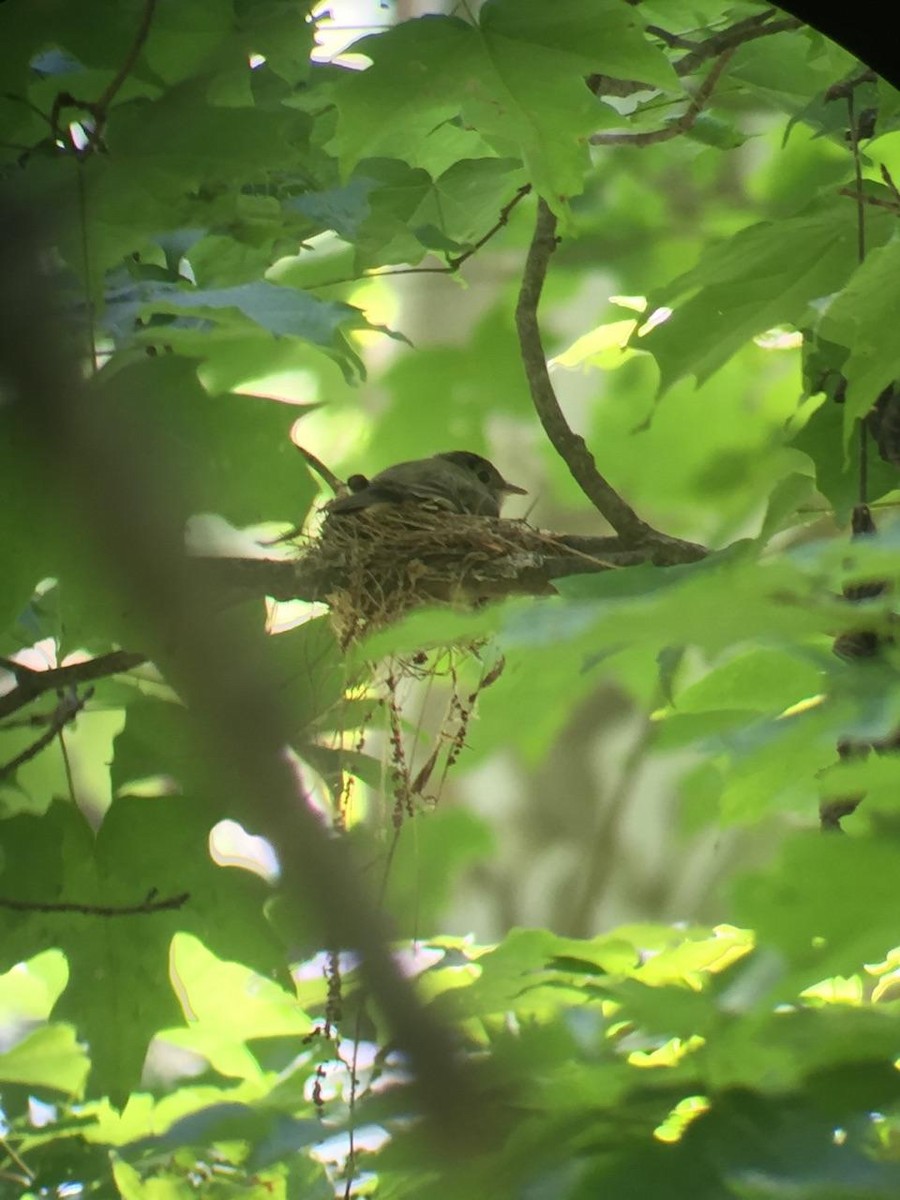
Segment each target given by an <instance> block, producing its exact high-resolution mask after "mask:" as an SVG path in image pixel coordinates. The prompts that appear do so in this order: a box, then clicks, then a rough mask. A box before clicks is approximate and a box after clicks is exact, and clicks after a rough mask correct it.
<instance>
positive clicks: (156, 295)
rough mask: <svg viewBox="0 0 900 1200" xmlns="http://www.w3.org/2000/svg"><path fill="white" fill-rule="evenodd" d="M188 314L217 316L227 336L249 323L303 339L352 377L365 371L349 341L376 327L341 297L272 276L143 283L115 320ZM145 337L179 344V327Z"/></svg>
mask: <svg viewBox="0 0 900 1200" xmlns="http://www.w3.org/2000/svg"><path fill="white" fill-rule="evenodd" d="M184 312H196V313H197V314H198V315H199V316H201V317H206V318H209V319H211V320H215V321H216V322H217V323H219V324H220V325H221V327H222V334H223V336H234V333H235V332H238V333H240V332H243V331H244V328H245V327H246V322H247V321H249V322H251V323H252V324H253V325H258V326H259V327H260V328H262V329H265V330H267V331H268V332H269V333H271V334H272V335H273V336H275V337H295V338H302V339H304V340H305V341H308V342H312V343H313V344H314V345H316V346H319V347H320V348H321V349H323V350H324V351H325V352H326V353H327V354H329V355H330V356H331V357H332V358H334V360H335V361H336V362H337V363H338V365H339V366H340V367H341V369H342V370H343V372H344V374H345V377H346V378H347V379H351V378H353V377H354V376H358V377H360V378H363V377H364V375H365V369H364V367H363V364H362V360H361V359H360V358H359V356H358V354H357V353H356V352H355V350H354V349H353V348H352V346H351V345H350V343H349V342H348V341H347V334H348V333H349V332H350V331H351V330H354V329H368V328H371V327H370V326H369V325H368V322H367V321H366V320H365V318H364V317H363V315H362V313H361V312H360V310H359V309H358V308H354V307H353V306H352V305H349V304H343V303H341V302H340V301H337V300H319V299H318V298H317V297H315V296H312V295H310V294H309V293H308V292H303V291H299V290H297V289H296V288H292V287H282V286H280V285H279V284H276V283H270V282H269V281H268V280H262V279H261V280H257V281H256V282H254V283H243V284H237V285H236V286H234V287H227V288H193V289H187V288H184V287H179V286H178V285H177V284H168V283H159V284H154V285H146V286H143V287H138V288H135V289H133V290H132V291H131V294H130V295H129V294H127V293H126V294H125V295H123V297H122V298H121V300H120V301H119V303H118V306H117V309H116V320H117V322H118V325H119V327H120V328H121V327H122V326H123V323H124V324H125V325H126V326H127V324H128V323H130V322H131V321H133V320H134V319H135V317H137V316H138V315H139V314H143V315H144V316H145V317H147V316H152V315H153V314H159V313H184ZM242 327H243V328H242ZM207 336H208V335H207ZM145 340H148V341H150V342H151V343H152V342H160V341H162V342H164V343H165V342H177V331H175V330H169V329H168V328H167V327H166V326H162V327H160V328H159V329H157V330H153V331H151V332H150V333H149V335H148V336H147V337H146V338H145ZM201 344H202V343H201Z"/></svg>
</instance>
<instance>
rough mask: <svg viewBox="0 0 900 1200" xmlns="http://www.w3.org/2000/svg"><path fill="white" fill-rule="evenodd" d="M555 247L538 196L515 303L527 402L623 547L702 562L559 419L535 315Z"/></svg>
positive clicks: (698, 552) (549, 217) (696, 550)
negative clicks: (621, 489)
mask: <svg viewBox="0 0 900 1200" xmlns="http://www.w3.org/2000/svg"><path fill="white" fill-rule="evenodd" d="M555 249H556V217H555V216H554V214H553V213H552V212H551V210H550V207H549V205H548V204H547V202H546V201H545V200H544V199H543V198H541V199H539V200H538V212H537V223H536V225H535V230H534V236H533V237H532V239H531V245H530V247H529V249H528V257H527V259H526V262H525V270H524V272H523V274H522V285H521V288H520V290H519V300H518V303H517V305H516V329H517V330H518V334H519V347H520V350H521V354H522V362H523V364H524V367H525V374H526V375H527V377H528V386H529V388H530V390H531V398H532V400H533V402H534V407H535V409H536V411H537V414H538V417H539V418H540V422H541V424H542V425H543V427H544V432H545V433H546V434H547V437H548V438H549V439H550V442H551V444H552V445H553V447H554V449H555V450H556V451H557V453H558V454H559V455H560V457H561V458H562V460H563V461H564V462H565V464H566V466H567V467H568V468H569V470H570V472H571V473H572V477H573V479H574V480H575V482H576V483H577V484H578V485H579V487H580V488H581V490H582V491H583V492H584V494H585V495H586V496H587V498H588V499H589V500H590V501H591V503H592V504H593V505H594V507H595V508H596V509H597V511H598V512H599V513H600V514H601V515H602V516H603V517H605V518H606V520H607V521H608V522H609V523H610V525H611V526H612V527H613V529H614V530H615V531H616V533H618V534H619V535H620V537H621V538H622V541H623V543H624V544H623V545H622V549H624V550H634V549H637V548H639V547H653V554H652V557H653V561H657V562H692V561H695V560H696V559H698V558H702V557H703V555H704V554H705V553H706V551H705V550H704V549H703V547H701V546H695V545H693V544H692V543H690V542H682V541H680V540H679V539H677V538H669V537H667V536H666V535H665V534H661V533H659V532H658V531H657V530H655V529H653V527H652V526H650V525H648V524H647V523H646V522H645V521H642V520H641V518H640V517H639V516H638V515H637V513H636V512H635V511H634V509H633V508H632V507H631V505H630V504H628V503H627V501H625V500H623V498H622V497H621V496H620V495H619V493H618V492H617V491H616V490H615V488H614V487H613V486H612V484H610V483H609V481H608V480H607V479H606V478H605V477H604V476H603V475H601V473H600V471H599V470H598V469H597V464H596V463H595V462H594V457H593V455H592V454H591V452H590V450H588V448H587V445H586V444H585V441H584V438H582V437H581V436H580V435H579V434H577V433H574V432H573V431H572V429H570V427H569V424H568V422H567V421H566V418H565V416H564V415H563V411H562V409H561V408H560V405H559V400H558V399H557V397H556V392H555V391H554V390H553V384H552V382H551V380H550V373H549V371H548V370H547V358H546V355H545V353H544V347H543V344H542V342H541V331H540V325H539V324H538V316H537V310H538V305H539V303H540V299H541V292H542V291H543V287H544V280H545V279H546V277H547V269H548V267H549V265H550V258H551V256H552V254H553V251H554V250H555Z"/></svg>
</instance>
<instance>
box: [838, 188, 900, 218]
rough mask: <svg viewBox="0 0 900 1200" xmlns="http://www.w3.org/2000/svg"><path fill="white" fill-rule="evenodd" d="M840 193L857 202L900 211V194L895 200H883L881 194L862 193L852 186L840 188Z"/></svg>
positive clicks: (891, 210)
mask: <svg viewBox="0 0 900 1200" xmlns="http://www.w3.org/2000/svg"><path fill="white" fill-rule="evenodd" d="M838 195H839V196H847V197H848V198H849V199H850V200H853V201H855V202H856V203H857V204H870V205H872V206H873V207H874V208H886V209H888V210H889V211H890V212H900V196H895V197H894V199H893V200H882V198H881V197H880V196H869V195H866V193H865V192H863V193H862V194H860V193H859V192H857V191H856V190H855V189H854V188H852V187H842V188H838Z"/></svg>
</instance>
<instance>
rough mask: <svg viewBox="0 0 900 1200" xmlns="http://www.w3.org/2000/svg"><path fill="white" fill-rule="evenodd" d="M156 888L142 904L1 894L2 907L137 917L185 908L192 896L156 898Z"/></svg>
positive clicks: (185, 893)
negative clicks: (11, 897)
mask: <svg viewBox="0 0 900 1200" xmlns="http://www.w3.org/2000/svg"><path fill="white" fill-rule="evenodd" d="M155 896H156V889H155V888H153V889H151V891H150V892H148V894H147V896H146V898H145V899H144V900H142V901H141V902H140V904H78V903H76V902H75V901H67V900H63V901H59V902H58V903H53V902H50V901H48V902H46V903H44V902H42V901H39V900H12V899H10V898H9V897H8V896H0V908H6V909H9V910H11V911H12V912H41V913H80V914H81V915H82V916H85V917H136V916H140V915H142V914H144V913H155V912H167V911H170V910H171V909H176V908H183V907H184V905H185V904H187V902H188V900H190V898H191V893H190V892H179V893H178V895H177V896H166V897H164V899H162V900H157V899H155Z"/></svg>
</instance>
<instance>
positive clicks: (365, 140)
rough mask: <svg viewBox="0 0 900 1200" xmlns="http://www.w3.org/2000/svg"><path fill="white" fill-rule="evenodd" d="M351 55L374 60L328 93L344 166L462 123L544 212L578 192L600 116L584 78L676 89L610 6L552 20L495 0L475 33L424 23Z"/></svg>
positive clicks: (405, 148) (552, 15)
mask: <svg viewBox="0 0 900 1200" xmlns="http://www.w3.org/2000/svg"><path fill="white" fill-rule="evenodd" d="M354 49H355V50H358V51H359V52H361V53H364V54H367V55H369V57H371V58H372V60H373V64H372V66H371V67H370V68H369V69H368V70H366V71H363V72H361V73H358V74H356V75H354V76H352V77H348V78H345V79H343V80H341V81H339V82H338V84H337V87H336V90H335V98H336V101H337V105H338V110H339V113H340V120H339V124H338V132H337V136H336V138H335V141H334V148H335V151H336V152H337V154H338V155H339V156H340V159H341V161H342V163H343V165H344V168H345V170H349V169H350V168H352V167H353V165H354V164H355V163H357V162H359V161H360V159H362V158H365V157H371V156H372V155H379V156H385V157H394V158H402V157H404V156H405V155H407V154H409V153H415V151H416V148H417V147H419V146H420V145H422V144H423V143H424V142H425V141H426V140H427V138H428V136H429V135H430V133H431V132H432V130H434V129H435V128H437V127H438V126H439V125H441V124H442V123H444V122H446V121H448V120H450V119H452V118H455V117H456V116H462V118H463V120H464V122H465V123H466V124H467V125H471V126H473V127H474V128H475V129H477V130H478V131H479V132H480V133H481V134H482V135H483V136H484V137H485V138H487V140H488V141H489V142H490V143H491V144H492V145H493V146H494V148H495V149H496V150H497V151H498V152H499V153H500V154H507V155H508V154H516V155H518V156H520V157H521V158H522V160H523V161H524V163H525V167H526V171H527V173H528V176H529V178H530V179H531V180H532V182H533V183H534V185H535V187H536V189H537V190H538V191H539V192H541V193H542V194H544V195H546V196H547V197H548V199H549V200H550V202H551V203H552V204H557V203H558V199H557V198H558V197H560V196H571V195H577V194H578V193H579V192H580V191H581V190H582V186H583V175H584V171H585V168H586V165H587V153H586V146H587V137H588V135H589V134H590V133H591V132H592V131H593V130H595V129H596V128H598V127H599V126H601V125H602V124H604V123H606V122H607V121H608V119H609V117H608V110H604V109H603V107H602V106H601V105H600V104H599V102H598V101H597V100H596V99H595V98H594V97H593V96H592V95H591V93H590V91H589V90H588V88H587V86H586V84H585V82H584V77H585V76H587V75H589V74H591V73H592V72H605V73H607V74H611V75H619V76H620V77H624V78H627V79H640V80H642V81H644V82H646V83H648V84H652V85H654V86H657V87H663V88H669V89H672V90H675V89H678V88H679V87H680V85H679V84H678V83H677V80H676V78H675V75H674V72H673V71H672V68H671V67H670V66H669V64H668V62H667V61H666V59H665V57H664V56H663V55H662V54H661V53H660V52H659V51H657V50H655V49H654V48H653V47H652V46H651V45H650V43H649V42H647V41H646V40H645V38H644V36H643V33H642V31H641V29H640V26H639V24H638V21H637V19H636V18H635V17H634V16H633V14H632V13H630V12H629V11H628V9H627V8H625V7H624V6H623V5H621V4H619V3H617V2H614V0H597V2H596V3H595V4H593V5H592V6H591V9H590V11H586V10H585V7H584V5H583V4H582V3H581V2H580V0H563V2H562V3H558V4H556V5H555V6H554V9H553V11H552V12H551V11H550V10H549V9H548V8H547V7H546V5H544V4H543V3H540V0H514V2H510V0H496V2H494V3H489V4H486V5H485V6H484V8H483V9H482V11H481V15H480V24H479V26H478V27H474V26H471V25H468V24H466V23H465V22H463V21H461V20H457V19H455V18H449V17H424V18H421V19H419V20H415V21H407V22H405V23H403V24H402V25H400V26H398V27H396V28H395V29H393V30H391V31H390V32H389V33H387V34H382V35H380V36H379V37H377V38H367V39H364V40H363V41H362V42H360V43H358V44H357V45H356V46H355V47H354ZM388 113H389V114H390V116H389V117H387V116H386V114H388ZM604 113H606V114H607V115H604Z"/></svg>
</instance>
